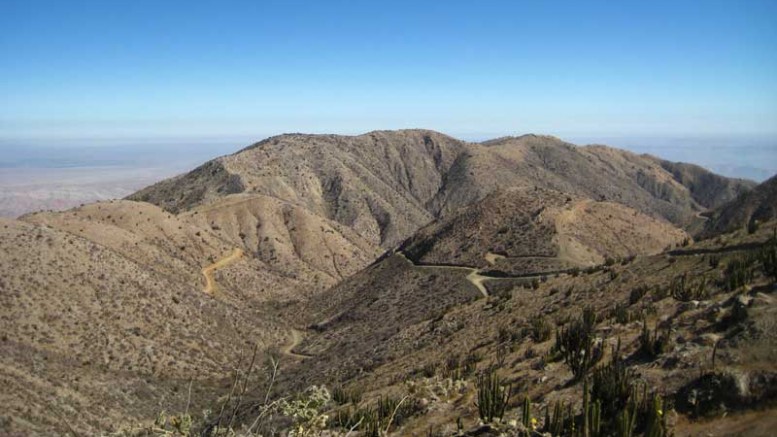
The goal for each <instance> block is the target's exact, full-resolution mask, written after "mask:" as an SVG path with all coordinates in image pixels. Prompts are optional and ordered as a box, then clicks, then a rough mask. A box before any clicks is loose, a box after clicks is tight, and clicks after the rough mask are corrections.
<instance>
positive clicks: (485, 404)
mask: <svg viewBox="0 0 777 437" xmlns="http://www.w3.org/2000/svg"><path fill="white" fill-rule="evenodd" d="M477 388H478V400H477V402H475V405H476V406H477V407H478V414H479V415H480V419H481V420H483V422H486V423H490V422H493V421H494V419H500V420H501V419H502V417H504V413H505V409H506V408H507V403H508V402H509V401H510V388H511V387H510V386H509V385H507V386H503V385H502V384H501V380H500V378H499V376H498V375H497V374H496V371H495V370H494V369H491V370H490V371H488V372H487V373H485V374H481V375H480V376H478V380H477Z"/></svg>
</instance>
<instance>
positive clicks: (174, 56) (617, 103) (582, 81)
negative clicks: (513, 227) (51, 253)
mask: <svg viewBox="0 0 777 437" xmlns="http://www.w3.org/2000/svg"><path fill="white" fill-rule="evenodd" d="M410 127H424V128H431V129H436V130H440V131H444V132H446V133H450V134H453V135H456V136H460V137H464V138H477V137H483V138H485V137H489V136H496V135H503V134H515V133H525V132H537V133H548V134H554V135H558V136H562V137H571V138H575V137H581V138H582V137H585V138H598V137H602V138H604V137H607V138H617V137H646V136H647V137H650V136H675V137H681V136H694V137H717V138H722V137H742V136H745V137H753V138H759V139H763V138H767V139H773V138H777V1H774V0H769V1H747V0H742V1H728V2H719V1H712V0H709V1H639V2H632V1H617V2H616V1H607V2H587V1H571V2H559V1H540V0H537V1H503V2H497V1H467V2H457V1H439V2H417V1H413V2H404V1H380V2H377V1H376V2H356V1H323V0H322V1H311V2H291V1H289V2H266V1H257V0H255V1H213V2H210V1H198V2H194V1H186V2H183V1H172V0H166V1H159V0H155V1H146V0H132V1H121V0H106V1H94V2H85V1H76V0H68V1H62V0H59V1H39V0H23V1H16V0H0V140H2V141H5V142H8V141H30V140H33V139H36V140H44V141H63V140H73V139H75V140H81V139H83V140H95V139H104V140H107V139H111V140H116V139H119V140H123V139H138V138H221V139H224V138H240V139H242V138H255V139H259V138H261V137H264V136H267V135H271V134H276V133H281V132H333V133H361V132H365V131H369V130H373V129H394V128H410ZM772 144H774V143H772Z"/></svg>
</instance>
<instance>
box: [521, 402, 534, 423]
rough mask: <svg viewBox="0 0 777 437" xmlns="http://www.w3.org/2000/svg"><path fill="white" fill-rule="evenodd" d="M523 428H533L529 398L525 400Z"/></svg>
mask: <svg viewBox="0 0 777 437" xmlns="http://www.w3.org/2000/svg"><path fill="white" fill-rule="evenodd" d="M522 417H523V426H524V427H525V428H526V429H531V428H532V423H531V422H532V421H531V399H529V397H528V396H527V397H525V398H524V399H523V416H522Z"/></svg>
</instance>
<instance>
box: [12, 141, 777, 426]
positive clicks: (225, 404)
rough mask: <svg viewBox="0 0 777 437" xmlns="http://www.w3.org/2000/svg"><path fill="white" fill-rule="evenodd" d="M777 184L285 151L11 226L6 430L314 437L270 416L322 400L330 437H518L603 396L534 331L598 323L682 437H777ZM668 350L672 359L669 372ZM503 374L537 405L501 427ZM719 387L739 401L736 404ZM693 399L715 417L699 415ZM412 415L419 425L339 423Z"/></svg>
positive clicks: (469, 152) (593, 167)
mask: <svg viewBox="0 0 777 437" xmlns="http://www.w3.org/2000/svg"><path fill="white" fill-rule="evenodd" d="M775 180H776V178H775V177H773V178H771V179H769V180H767V181H766V182H764V183H762V184H760V185H757V184H756V183H754V182H752V181H748V180H741V179H731V178H726V177H723V176H720V175H716V174H714V173H711V172H709V171H707V170H705V169H703V168H701V167H698V166H695V165H693V164H686V163H675V162H668V161H665V160H662V159H660V158H657V157H654V156H650V155H637V154H634V153H631V152H627V151H623V150H618V149H614V148H610V147H607V146H603V145H590V146H576V145H573V144H570V143H567V142H564V141H562V140H560V139H558V138H555V137H551V136H544V135H524V136H520V137H505V138H498V139H494V140H490V141H485V142H480V143H474V142H466V141H461V140H458V139H455V138H452V137H450V136H447V135H444V134H441V133H438V132H434V131H428V130H402V131H376V132H370V133H367V134H364V135H358V136H339V135H305V134H286V135H280V136H276V137H271V138H268V139H265V140H263V141H261V142H258V143H256V144H253V145H251V146H249V147H247V148H245V149H242V150H240V151H238V152H236V153H234V154H232V155H227V156H223V157H220V158H217V159H214V160H212V161H208V162H206V163H204V164H202V165H201V166H199V167H197V168H196V169H194V170H192V171H191V172H188V173H184V174H181V175H179V176H176V177H173V178H170V179H166V180H163V181H161V182H158V183H156V184H153V185H151V186H148V187H146V188H144V189H142V190H140V191H138V192H136V193H134V194H132V195H130V196H128V197H127V198H126V199H123V200H115V201H106V202H98V203H94V204H88V205H84V206H81V207H77V208H74V209H71V210H67V211H62V212H38V213H31V214H27V215H25V216H22V217H20V218H19V219H16V220H14V219H0V236H1V237H0V259H2V261H3V262H2V263H1V264H0V272H1V274H0V290H1V291H2V292H0V300H2V306H1V308H2V310H0V321H2V326H1V327H2V339H1V341H0V351H1V353H0V382H2V383H3V385H4V387H5V389H4V390H3V391H2V392H0V403H1V404H3V405H5V406H6V409H5V411H4V412H0V431H2V432H5V433H7V434H11V435H17V434H18V435H28V434H29V435H52V434H67V433H72V434H75V435H92V434H98V433H104V434H110V435H161V434H154V432H158V433H160V432H161V431H159V430H163V431H165V432H166V431H170V432H171V433H175V432H178V433H179V434H184V435H185V434H186V433H184V432H183V431H182V429H181V427H180V426H177V425H175V423H177V422H176V420H177V421H179V422H180V420H182V418H183V417H188V418H189V419H192V420H194V423H193V425H192V426H193V428H192V429H195V428H196V429H197V432H202V433H205V432H211V433H213V432H216V431H218V430H219V429H223V428H225V427H226V428H231V429H234V430H235V431H239V432H242V433H245V435H252V434H251V433H252V432H254V431H256V432H259V431H258V427H260V426H262V427H264V428H262V429H263V430H264V431H262V432H264V433H272V432H280V431H281V430H282V429H292V428H293V427H295V426H296V427H302V428H304V429H306V430H308V431H310V430H312V429H314V428H315V426H318V425H315V426H314V425H312V423H313V422H311V423H308V422H304V423H302V422H301V420H302V419H299V417H301V416H299V415H298V416H294V415H293V414H291V413H289V410H288V409H287V410H282V411H278V410H272V411H273V414H271V416H272V417H273V418H272V419H270V418H266V417H265V414H266V413H267V412H268V411H270V409H269V406H270V405H280V404H281V403H282V400H283V399H291V398H295V397H296V398H298V399H306V398H305V397H304V396H308V395H309V388H308V387H310V386H313V385H315V386H316V387H320V386H322V385H325V386H327V387H329V389H330V390H331V394H332V395H334V394H335V392H337V393H339V394H340V395H339V396H333V399H332V400H327V401H326V402H324V403H323V404H321V405H320V406H318V407H316V408H318V410H316V414H318V413H321V415H324V413H326V415H327V416H328V417H329V422H328V425H327V427H328V428H329V429H330V430H331V431H327V432H338V431H337V430H340V431H343V434H344V433H345V432H347V431H348V428H350V427H351V426H352V425H356V426H354V427H353V429H354V430H355V431H359V432H362V433H363V435H369V433H370V432H372V431H370V430H369V429H367V428H364V427H363V426H362V425H364V426H366V424H367V423H368V422H369V423H373V422H375V421H377V422H379V423H380V424H381V428H385V429H387V430H388V431H390V432H391V433H392V435H393V434H395V435H430V434H429V433H438V434H439V435H456V434H457V433H458V434H459V435H500V433H503V432H518V431H516V428H515V427H519V425H518V424H515V425H513V424H512V423H511V422H510V420H508V418H509V417H512V416H510V415H511V414H513V415H514V416H515V417H516V422H517V421H519V420H520V414H518V413H517V411H518V410H519V409H520V408H519V403H520V402H523V401H524V398H526V399H531V400H533V401H534V404H535V409H536V413H535V417H541V416H542V414H540V411H542V412H544V411H546V410H545V409H548V410H549V409H552V406H553V405H554V403H555V402H562V403H564V402H565V403H567V404H568V405H569V408H570V409H572V407H573V405H574V408H575V411H577V409H578V407H579V406H582V397H581V396H580V390H581V387H582V386H583V382H582V380H581V379H578V378H577V377H576V375H575V374H574V372H573V373H570V371H569V369H567V367H565V360H563V359H561V358H559V356H560V354H561V352H560V350H559V349H558V348H556V346H553V345H552V344H551V343H553V342H552V341H550V337H551V336H552V335H551V334H548V336H547V337H546V336H545V335H540V336H535V337H534V338H533V337H532V334H531V333H532V332H533V331H532V329H535V328H536V327H537V326H538V325H539V323H540V322H539V320H540V319H541V320H542V323H543V324H548V326H551V325H552V327H548V328H547V329H549V330H550V331H553V332H555V331H556V330H557V327H565V329H567V328H569V327H570V326H572V325H573V324H574V321H575V320H576V319H577V318H578V317H579V316H580V315H581V314H584V313H585V312H586V311H589V312H591V311H593V312H594V313H595V314H597V317H596V318H595V319H596V329H595V335H594V336H595V338H596V342H597V344H598V345H607V347H606V348H604V347H602V350H605V349H606V351H607V352H605V353H604V354H605V355H607V357H606V358H602V359H601V361H602V363H604V362H606V361H607V360H608V359H610V358H611V355H612V356H615V355H617V354H619V353H623V355H624V356H628V357H629V358H628V359H627V363H628V366H629V371H630V372H633V373H634V374H635V375H638V377H639V378H641V380H642V381H643V383H645V384H646V385H647V386H650V387H653V388H658V389H660V392H661V393H662V396H664V398H666V399H670V398H671V399H672V400H673V403H674V407H673V408H672V412H673V413H672V422H673V423H671V424H670V425H671V426H672V427H674V428H673V429H676V430H677V431H678V432H679V433H680V434H678V435H686V434H688V435H690V434H693V433H702V432H707V431H709V430H711V429H723V430H728V431H727V432H729V433H734V432H740V431H738V430H740V428H741V429H742V430H743V431H741V432H744V433H746V434H748V435H757V434H759V433H762V435H768V431H769V429H770V428H769V424H770V423H772V424H773V423H774V422H775V420H774V417H775V415H774V414H773V413H774V409H773V407H774V403H773V401H774V399H775V394H776V393H777V369H775V368H774V364H773V363H774V361H773V358H777V357H775V356H774V351H775V350H777V349H775V348H774V346H775V344H774V342H775V339H774V336H773V332H771V331H772V329H771V328H770V326H771V327H772V328H773V326H774V325H773V323H774V321H775V320H777V319H775V317H777V309H776V308H777V307H775V304H774V297H773V292H774V280H775V278H774V277H773V276H770V271H769V267H768V266H769V264H768V262H769V261H768V256H767V255H763V253H767V252H768V251H767V250H766V249H768V247H770V246H769V244H774V243H773V241H774V240H770V238H773V235H772V233H773V230H774V228H775V220H774V219H775V213H776V212H777V211H776V209H775V205H777V200H776V199H775V193H776V192H777V185H776V184H775ZM770 241H772V243H769V242H770ZM765 248H766V249H765ZM748 254H749V255H748ZM737 263H745V264H747V265H746V267H742V268H744V269H745V270H746V272H745V273H741V274H739V273H737V274H739V275H740V276H742V278H740V276H736V278H739V279H735V280H734V279H731V278H732V277H734V276H732V275H734V272H735V270H734V269H735V268H740V267H736V266H738V265H739V264H737ZM748 263H749V264H748ZM732 266H735V267H732ZM736 272H739V270H736ZM727 281H728V282H727ZM731 281H735V282H731ZM736 281H739V282H736ZM679 284H682V285H679ZM700 284H704V285H703V287H702V286H701V285H700ZM701 288H704V291H703V292H701V291H699V290H701ZM635 290H636V291H635ZM667 290H668V291H667ZM694 293H696V294H694ZM637 295H638V297H636V298H635V297H634V296H637ZM740 302H744V303H741V304H740ZM737 305H744V308H746V310H741V309H737V308H740V307H739V306H737ZM736 311H740V313H741V312H742V311H744V313H742V314H745V315H744V316H742V315H741V314H739V313H736ZM732 314H734V315H732ZM737 314H739V315H737ZM737 317H739V318H737ZM659 328H660V329H659ZM545 329H546V328H542V330H543V331H544V330H545ZM569 329H571V328H569ZM650 329H655V332H656V333H655V334H654V335H657V336H659V337H660V336H661V335H665V336H666V338H667V341H669V340H668V339H669V338H670V337H671V340H672V344H673V347H671V348H670V347H667V348H666V349H665V350H662V351H661V352H660V353H657V354H655V356H653V357H652V359H646V358H645V357H644V356H643V355H644V354H643V352H644V351H643V350H642V349H641V348H642V347H643V346H642V344H643V343H641V342H642V340H640V339H641V338H643V337H641V336H643V335H644V333H643V331H644V330H648V334H647V335H648V337H649V335H650ZM660 330H665V332H666V334H660V333H659V331H660ZM561 332H562V331H559V332H558V333H556V336H557V338H558V337H559V336H560V335H561ZM661 332H664V331H661ZM770 332H771V333H770ZM592 335H593V334H592ZM592 338H593V337H592ZM661 338H663V337H661ZM616 343H617V345H618V351H619V352H617V353H616V352H612V353H610V352H609V351H610V346H612V350H613V351H614V350H615V347H616ZM621 343H622V344H623V347H622V349H621V346H620V345H621ZM252 351H258V352H254V353H252ZM554 354H555V355H554ZM716 354H717V355H716ZM709 356H712V357H713V358H712V362H713V364H712V368H711V369H707V368H706V367H704V366H707V364H706V363H707V362H708V361H709V359H707V358H705V357H709ZM252 357H253V358H252ZM554 357H555V358H554ZM268 360H269V361H268ZM277 360H280V361H281V362H282V363H283V364H282V366H281V371H280V372H277V370H278V368H277V367H275V371H271V372H270V373H267V372H263V371H260V370H259V368H260V367H261V368H262V369H263V370H266V368H265V367H263V366H262V365H258V364H256V363H265V362H269V363H271V366H270V369H272V363H277ZM467 360H469V361H468V362H467V364H466V366H465V365H464V364H463V363H464V362H465V361H467ZM454 361H456V362H455V364H451V363H453V362H454ZM615 361H617V360H615ZM467 366H468V367H467ZM716 366H717V367H716ZM697 367H698V368H699V369H701V368H702V367H704V369H703V371H702V370H699V373H698V374H697V373H696V368H697ZM464 368H468V369H470V370H471V372H470V373H468V374H465V375H460V374H457V375H458V376H463V377H462V378H461V379H457V377H453V376H452V375H451V374H450V371H454V370H457V369H464ZM494 369H497V370H498V373H499V375H500V377H501V378H503V380H504V381H506V383H505V386H509V388H508V389H507V390H508V391H512V392H515V393H516V396H515V397H513V398H512V399H511V400H510V401H508V403H507V404H508V405H507V406H508V409H509V410H510V411H511V412H508V414H507V415H506V416H505V420H503V421H497V422H496V423H489V421H487V420H483V417H482V415H481V414H482V413H481V412H480V411H479V408H478V407H476V406H475V402H476V399H478V396H479V394H478V390H479V385H480V381H481V380H480V379H479V378H478V377H477V376H476V375H477V374H478V373H480V374H486V373H487V372H490V371H493V370H494ZM691 370H693V372H692V371H691ZM592 372H593V370H592ZM464 373H467V372H464ZM268 375H270V376H268ZM732 375H733V376H732ZM241 378H242V379H241ZM635 378H636V376H635ZM705 378H706V379H705ZM711 378H712V379H713V380H714V381H716V382H714V384H718V386H720V387H724V388H726V387H729V386H727V385H726V384H729V383H731V381H730V380H731V378H734V383H731V384H734V385H736V384H739V385H738V387H740V389H741V390H739V391H737V393H736V396H735V395H734V394H731V393H729V395H730V397H726V398H723V397H722V396H723V394H722V393H723V392H724V391H725V390H722V389H721V390H718V391H715V390H713V389H711V388H709V387H707V386H704V385H703V384H705V383H706V382H705V381H707V380H709V379H711ZM716 378H717V379H716ZM737 378H738V379H737ZM700 381H701V382H700ZM743 381H744V382H743ZM446 384H447V385H446ZM586 384H587V383H586ZM694 384H696V385H694ZM699 384H702V386H699ZM710 384H712V383H710ZM714 384H713V385H714ZM268 386H269V387H268ZM454 386H455V387H457V388H455V389H454V388H453V387H454ZM236 387H238V389H236ZM586 387H587V386H586ZM716 387H717V386H716ZM742 387H744V388H742ZM335 388H337V391H336V390H334V389H335ZM708 388H709V389H708ZM706 389H708V390H707V391H706V392H705V391H704V390H706ZM586 390H587V388H586ZM688 390H697V391H696V392H695V393H706V394H707V395H709V396H710V397H711V398H712V399H713V400H712V401H710V405H712V404H715V405H714V407H715V408H713V407H709V408H708V406H705V407H704V408H705V409H708V410H709V411H710V413H709V414H707V415H704V414H701V413H700V411H698V408H697V409H696V410H695V411H693V410H692V408H691V407H689V406H688V405H686V403H687V402H686V401H687V398H688V396H687V393H688ZM356 391H358V392H359V393H360V394H359V396H358V399H356V397H353V398H349V399H348V400H345V401H343V402H340V401H341V400H342V397H343V393H346V392H356ZM236 392H237V393H239V396H238V395H236ZM708 392H709V393H708ZM306 393H307V394H306ZM737 396H738V397H737ZM394 397H395V398H396V399H407V401H402V402H399V403H400V404H402V403H403V402H406V407H407V406H409V405H411V404H412V406H413V408H414V409H413V410H412V411H410V410H407V411H406V412H405V409H407V408H400V406H399V405H395V408H394V413H397V412H398V411H402V412H403V413H400V414H399V415H398V416H400V417H394V416H397V414H392V418H391V419H389V420H388V423H385V420H384V422H380V420H379V419H375V420H372V419H369V420H368V419H365V417H368V416H358V417H361V420H360V421H359V423H358V424H357V423H356V421H355V420H354V421H353V423H351V422H342V423H339V425H338V424H337V420H335V417H338V418H340V419H342V418H343V417H344V415H345V414H351V415H356V414H357V412H358V411H361V410H360V409H367V410H369V408H378V406H375V405H380V401H381V400H382V401H385V400H387V399H394ZM719 397H720V398H719ZM335 398H339V400H338V399H335ZM238 399H239V400H238ZM271 399H275V400H276V401H277V402H270V401H271ZM283 402H286V401H283ZM376 402H377V404H376ZM477 402H479V403H480V404H482V402H483V401H482V399H481V400H479V401H477ZM684 402H685V403H684ZM284 405H290V404H288V403H287V404H284ZM694 405H701V403H700V402H699V403H697V404H694ZM704 405H707V404H704ZM721 405H722V410H721V409H720V408H718V407H720V406H721ZM225 408H226V409H227V410H229V412H230V418H229V420H225V418H224V411H225ZM289 408H291V407H289ZM613 408H614V407H613ZM205 410H207V411H209V413H208V414H205V413H203V411H205ZM367 410H364V411H367ZM530 410H531V408H530ZM731 410H741V411H739V412H738V413H737V414H732V415H731V416H728V415H726V414H723V413H722V412H726V411H731ZM216 411H219V412H218V413H216ZM369 411H371V413H370V414H373V415H378V416H379V413H377V412H376V411H377V410H369ZM570 411H571V410H570ZM667 411H669V409H668V408H667ZM161 412H167V413H168V414H177V415H176V416H174V417H173V416H170V417H168V416H165V417H162V416H161V415H160V413H161ZM513 412H514V413H513ZM195 413H196V414H195ZM405 413H406V414H405ZM311 414H313V413H311ZM403 414H404V416H406V417H404V416H403ZM667 416H668V415H667ZM702 416H703V417H705V420H699V417H702ZM160 417H162V418H161V419H160ZM306 417H307V416H306ZM353 417H357V416H353ZM369 417H373V416H369ZM586 417H587V416H586ZM260 418H261V419H262V420H260ZM155 419H156V423H155ZM265 419H266V420H265ZM384 419H385V418H384ZM187 420H188V419H187ZM338 420H339V419H338ZM343 420H344V419H343ZM357 420H358V419H357ZM371 420H372V421H371ZM179 422H178V423H179ZM255 422H256V423H255ZM260 422H261V423H260ZM265 422H266V423H265ZM457 422H459V424H458V425H457ZM346 423H347V424H348V426H346ZM257 424H259V425H257ZM179 425H180V423H179ZM338 426H339V428H338ZM360 426H362V427H361V428H360ZM542 426H550V425H549V424H547V423H545V424H543V425H542ZM635 426H636V425H635ZM645 426H646V425H645V424H643V423H640V424H639V426H638V427H642V428H639V429H641V430H644V429H645ZM253 427H256V428H253ZM284 427H285V428H284ZM511 427H512V428H511ZM738 427H739V428H738ZM529 428H530V426H529ZM155 429H156V431H154V430H155ZM295 429H296V428H295ZM316 429H317V428H316ZM214 430H215V431H214ZM273 430H274V431H273ZM381 431H382V430H381ZM523 431H525V432H531V430H530V429H523ZM523 431H521V432H523ZM143 432H147V434H142V433H143ZM187 432H188V431H187ZM476 433H480V434H476ZM488 433H491V434H488ZM204 435H208V434H204ZM211 435H217V434H211ZM224 435H226V434H224ZM309 435H318V434H309ZM321 435H325V434H321Z"/></svg>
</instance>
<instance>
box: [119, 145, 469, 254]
mask: <svg viewBox="0 0 777 437" xmlns="http://www.w3.org/2000/svg"><path fill="white" fill-rule="evenodd" d="M463 148H464V143H462V142H461V141H458V140H455V139H453V138H450V137H447V136H445V135H442V134H439V133H436V132H431V131H420V130H419V131H397V132H371V133H369V134H365V135H360V136H356V137H346V136H337V135H302V134H291V135H281V136H278V137H273V138H268V139H266V140H264V141H262V142H260V143H257V144H255V145H253V146H251V147H248V148H246V149H244V150H242V151H240V152H238V153H235V154H233V155H229V156H225V157H222V158H219V159H217V160H215V161H212V162H210V163H207V164H205V165H203V166H202V167H200V168H198V169H197V170H195V171H193V172H191V173H189V174H186V175H183V176H179V177H177V178H175V179H172V180H168V181H163V182H161V183H159V184H156V185H153V186H151V187H149V188H147V189H145V190H142V191H140V192H138V193H136V194H134V195H133V196H131V198H132V199H135V200H143V201H147V202H151V203H155V204H157V205H160V206H162V207H164V208H165V209H168V210H170V211H181V210H185V209H189V208H191V207H192V206H195V205H199V204H203V203H206V202H208V201H209V200H211V199H213V198H215V197H219V196H223V195H226V194H228V193H233V192H237V191H240V192H248V193H258V194H264V195H267V196H271V197H276V198H279V199H282V200H284V201H287V202H290V203H293V204H296V205H299V206H303V207H305V208H307V209H308V210H310V211H311V212H313V213H314V214H317V215H320V216H322V217H325V218H329V219H332V220H335V221H337V222H339V223H342V224H344V225H346V226H348V227H350V228H352V229H354V230H355V231H356V232H358V233H359V234H360V235H361V236H362V237H363V238H365V239H367V240H368V241H370V242H371V243H372V244H376V245H377V244H382V245H384V246H385V247H391V246H393V245H395V244H396V243H398V242H399V241H401V240H402V239H404V238H406V237H407V236H409V235H410V234H412V233H413V232H414V231H415V230H416V229H418V228H419V227H420V226H422V225H424V224H426V223H428V222H429V221H430V220H432V218H433V215H432V214H431V213H430V212H429V211H427V208H426V203H427V202H428V201H429V200H430V199H431V198H432V197H433V196H434V195H435V194H436V193H437V191H439V190H440V189H441V186H442V184H443V175H444V174H445V173H446V172H447V170H448V168H449V167H450V166H451V165H452V163H453V161H454V160H455V158H456V157H457V156H458V155H459V154H460V153H461V150H463Z"/></svg>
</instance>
